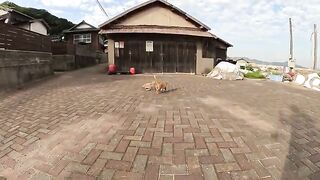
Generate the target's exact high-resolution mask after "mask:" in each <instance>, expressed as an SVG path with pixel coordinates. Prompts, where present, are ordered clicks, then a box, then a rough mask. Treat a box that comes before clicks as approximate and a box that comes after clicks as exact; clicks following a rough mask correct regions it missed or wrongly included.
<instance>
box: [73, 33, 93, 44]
mask: <svg viewBox="0 0 320 180" xmlns="http://www.w3.org/2000/svg"><path fill="white" fill-rule="evenodd" d="M79 43H87V44H89V43H91V34H75V35H73V44H79Z"/></svg>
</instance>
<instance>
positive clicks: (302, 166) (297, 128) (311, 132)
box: [280, 105, 320, 180]
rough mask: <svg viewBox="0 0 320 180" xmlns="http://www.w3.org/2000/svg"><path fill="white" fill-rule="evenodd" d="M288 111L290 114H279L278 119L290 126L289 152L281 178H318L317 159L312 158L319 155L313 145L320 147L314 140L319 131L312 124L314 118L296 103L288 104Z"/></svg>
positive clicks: (290, 179)
mask: <svg viewBox="0 0 320 180" xmlns="http://www.w3.org/2000/svg"><path fill="white" fill-rule="evenodd" d="M290 112H291V113H290V115H287V114H284V113H281V114H280V121H281V122H282V123H283V124H287V125H289V126H290V128H291V132H290V140H289V152H288V155H287V156H286V162H285V164H284V167H283V170H282V171H283V172H282V178H281V179H282V180H292V179H308V178H310V179H311V180H316V179H319V178H320V171H319V167H317V165H316V164H315V163H316V161H317V160H316V159H314V157H315V156H318V157H319V155H320V154H319V152H317V151H316V150H314V148H315V147H320V143H319V142H317V141H316V138H317V135H318V136H319V131H318V129H317V128H316V127H315V125H314V124H315V120H314V119H313V118H312V117H311V116H310V115H308V114H306V113H304V112H302V111H301V110H300V109H299V108H298V106H296V105H292V106H290ZM319 158H320V157H319Z"/></svg>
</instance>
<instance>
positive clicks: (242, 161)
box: [234, 154, 252, 170]
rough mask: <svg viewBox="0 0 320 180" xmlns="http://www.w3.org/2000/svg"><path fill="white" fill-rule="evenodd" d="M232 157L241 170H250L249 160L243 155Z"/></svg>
mask: <svg viewBox="0 0 320 180" xmlns="http://www.w3.org/2000/svg"><path fill="white" fill-rule="evenodd" d="M234 157H235V159H236V161H237V162H238V164H239V166H240V167H241V169H242V170H250V169H252V164H251V163H250V162H249V160H248V159H247V157H246V156H245V155H244V154H235V155H234Z"/></svg>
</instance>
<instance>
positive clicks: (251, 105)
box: [0, 66, 320, 180]
mask: <svg viewBox="0 0 320 180" xmlns="http://www.w3.org/2000/svg"><path fill="white" fill-rule="evenodd" d="M102 68H103V67H102V66H96V67H92V68H88V69H83V70H79V71H75V72H70V73H65V74H62V75H58V76H56V77H54V78H50V79H49V80H47V81H45V82H41V83H37V84H35V85H33V86H31V87H29V88H25V89H23V90H19V91H14V92H9V93H1V95H0V176H3V177H7V178H8V179H41V180H42V179H52V178H53V179H64V178H68V179H95V178H98V179H106V180H108V179H150V180H155V179H161V180H167V179H168V180H169V179H170V180H171V179H175V180H180V179H181V180H188V179H205V180H211V179H290V180H291V179H309V178H310V179H320V107H319V105H320V104H319V98H320V94H319V93H317V92H313V91H309V90H304V89H299V88H293V87H289V86H288V85H281V84H276V83H271V82H265V81H237V82H228V81H215V80H210V79H206V78H203V77H198V76H191V75H165V76H164V77H163V79H165V80H167V81H168V82H169V83H170V88H169V89H170V92H169V93H166V94H161V95H156V94H155V93H153V92H145V91H144V90H143V89H141V85H142V84H143V83H145V82H148V81H152V76H147V75H144V76H107V75H105V74H103V73H102ZM0 179H1V178H0Z"/></svg>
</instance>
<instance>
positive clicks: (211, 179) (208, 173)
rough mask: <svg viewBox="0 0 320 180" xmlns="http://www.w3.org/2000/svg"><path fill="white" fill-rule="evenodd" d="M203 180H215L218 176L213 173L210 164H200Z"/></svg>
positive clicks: (213, 170) (212, 167)
mask: <svg viewBox="0 0 320 180" xmlns="http://www.w3.org/2000/svg"><path fill="white" fill-rule="evenodd" d="M201 168H202V172H203V177H204V180H217V179H218V176H217V174H216V172H215V169H214V166H213V165H212V164H202V165H201Z"/></svg>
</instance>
